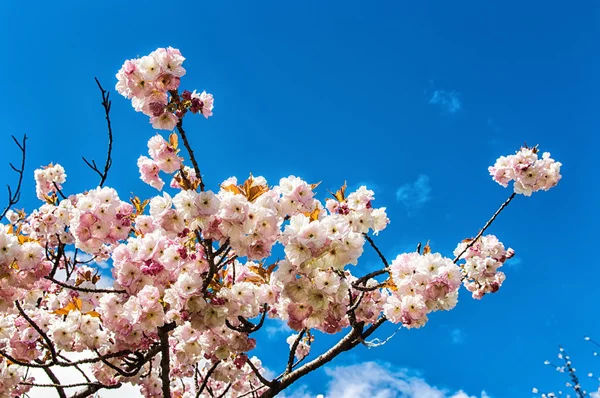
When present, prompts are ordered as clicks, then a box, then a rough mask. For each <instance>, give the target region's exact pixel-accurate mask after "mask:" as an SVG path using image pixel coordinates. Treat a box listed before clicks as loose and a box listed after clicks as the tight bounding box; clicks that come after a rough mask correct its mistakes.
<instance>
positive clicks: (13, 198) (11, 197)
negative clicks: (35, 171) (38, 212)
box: [0, 134, 27, 221]
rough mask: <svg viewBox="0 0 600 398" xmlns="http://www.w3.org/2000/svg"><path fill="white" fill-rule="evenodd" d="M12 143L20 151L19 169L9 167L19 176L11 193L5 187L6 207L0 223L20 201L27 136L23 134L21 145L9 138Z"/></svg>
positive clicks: (13, 137)
mask: <svg viewBox="0 0 600 398" xmlns="http://www.w3.org/2000/svg"><path fill="white" fill-rule="evenodd" d="M11 137H12V139H13V141H14V142H15V144H17V146H18V147H19V149H20V150H21V168H20V169H17V168H16V167H15V166H13V164H12V163H9V166H10V168H11V169H13V170H14V171H15V172H16V173H17V174H19V180H18V182H17V189H16V190H15V191H14V192H13V191H12V189H11V188H10V185H7V188H8V204H7V205H6V207H5V208H4V210H3V211H2V214H1V215H0V221H2V219H3V218H4V216H5V215H6V213H8V211H9V210H10V209H11V208H12V207H13V206H14V205H16V204H17V203H19V200H20V199H21V184H22V183H23V173H24V172H25V155H26V141H27V135H26V134H24V135H23V141H22V142H21V143H19V141H17V139H16V138H15V136H14V135H13V136H11Z"/></svg>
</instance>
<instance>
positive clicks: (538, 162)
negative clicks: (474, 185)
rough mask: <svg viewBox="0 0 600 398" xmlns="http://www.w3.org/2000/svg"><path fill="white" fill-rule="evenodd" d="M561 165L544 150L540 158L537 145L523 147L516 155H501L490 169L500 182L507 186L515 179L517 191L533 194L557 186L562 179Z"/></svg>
mask: <svg viewBox="0 0 600 398" xmlns="http://www.w3.org/2000/svg"><path fill="white" fill-rule="evenodd" d="M560 166H562V164H561V163H560V162H557V161H555V160H554V159H552V158H551V157H550V153H548V152H544V153H543V155H542V158H541V159H540V158H538V150H537V147H536V148H528V147H523V148H521V149H520V150H519V151H518V152H517V153H516V154H515V155H510V156H501V157H500V158H498V160H496V164H494V166H490V167H489V169H488V170H489V172H490V174H491V175H492V178H493V179H494V181H496V182H497V183H498V184H500V185H502V186H503V187H507V186H508V184H509V183H510V182H511V181H514V190H515V192H516V193H519V194H523V195H525V196H531V193H532V192H536V191H539V190H544V191H547V190H549V189H550V188H552V187H554V186H556V184H557V183H558V181H559V180H560V179H561V175H560Z"/></svg>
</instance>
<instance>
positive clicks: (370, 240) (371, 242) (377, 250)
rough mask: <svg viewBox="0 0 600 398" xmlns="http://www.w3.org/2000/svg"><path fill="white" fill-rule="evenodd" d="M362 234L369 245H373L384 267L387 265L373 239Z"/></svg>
mask: <svg viewBox="0 0 600 398" xmlns="http://www.w3.org/2000/svg"><path fill="white" fill-rule="evenodd" d="M363 236H364V237H365V239H366V240H367V241H368V242H369V243H370V244H371V247H373V249H375V251H376V252H377V254H378V255H379V258H380V259H381V261H382V262H383V265H385V267H386V268H387V267H389V264H388V261H387V260H386V259H385V256H384V255H383V253H381V250H379V248H378V247H377V245H376V244H375V242H374V241H373V239H371V237H370V236H369V235H367V234H363Z"/></svg>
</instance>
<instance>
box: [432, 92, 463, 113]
mask: <svg viewBox="0 0 600 398" xmlns="http://www.w3.org/2000/svg"><path fill="white" fill-rule="evenodd" d="M459 97H460V94H459V93H457V92H456V91H444V90H435V91H434V92H433V94H432V95H431V98H430V99H429V103H430V104H431V105H439V107H440V108H441V109H442V111H444V112H446V113H456V112H458V111H460V110H461V109H462V102H461V101H460V98H459Z"/></svg>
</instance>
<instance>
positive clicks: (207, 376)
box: [196, 361, 221, 398]
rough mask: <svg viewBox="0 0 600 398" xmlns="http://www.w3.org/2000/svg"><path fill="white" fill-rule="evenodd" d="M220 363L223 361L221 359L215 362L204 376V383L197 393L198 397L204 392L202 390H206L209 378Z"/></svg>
mask: <svg viewBox="0 0 600 398" xmlns="http://www.w3.org/2000/svg"><path fill="white" fill-rule="evenodd" d="M220 363H221V361H217V362H215V364H214V365H213V366H212V367H211V368H210V369H209V370H208V372H206V376H205V377H204V380H203V381H202V385H201V386H200V389H199V390H198V392H197V393H196V398H200V394H202V391H204V389H205V388H206V385H207V384H208V380H209V379H210V376H212V374H213V373H214V371H215V370H216V369H217V366H219V364H220Z"/></svg>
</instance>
